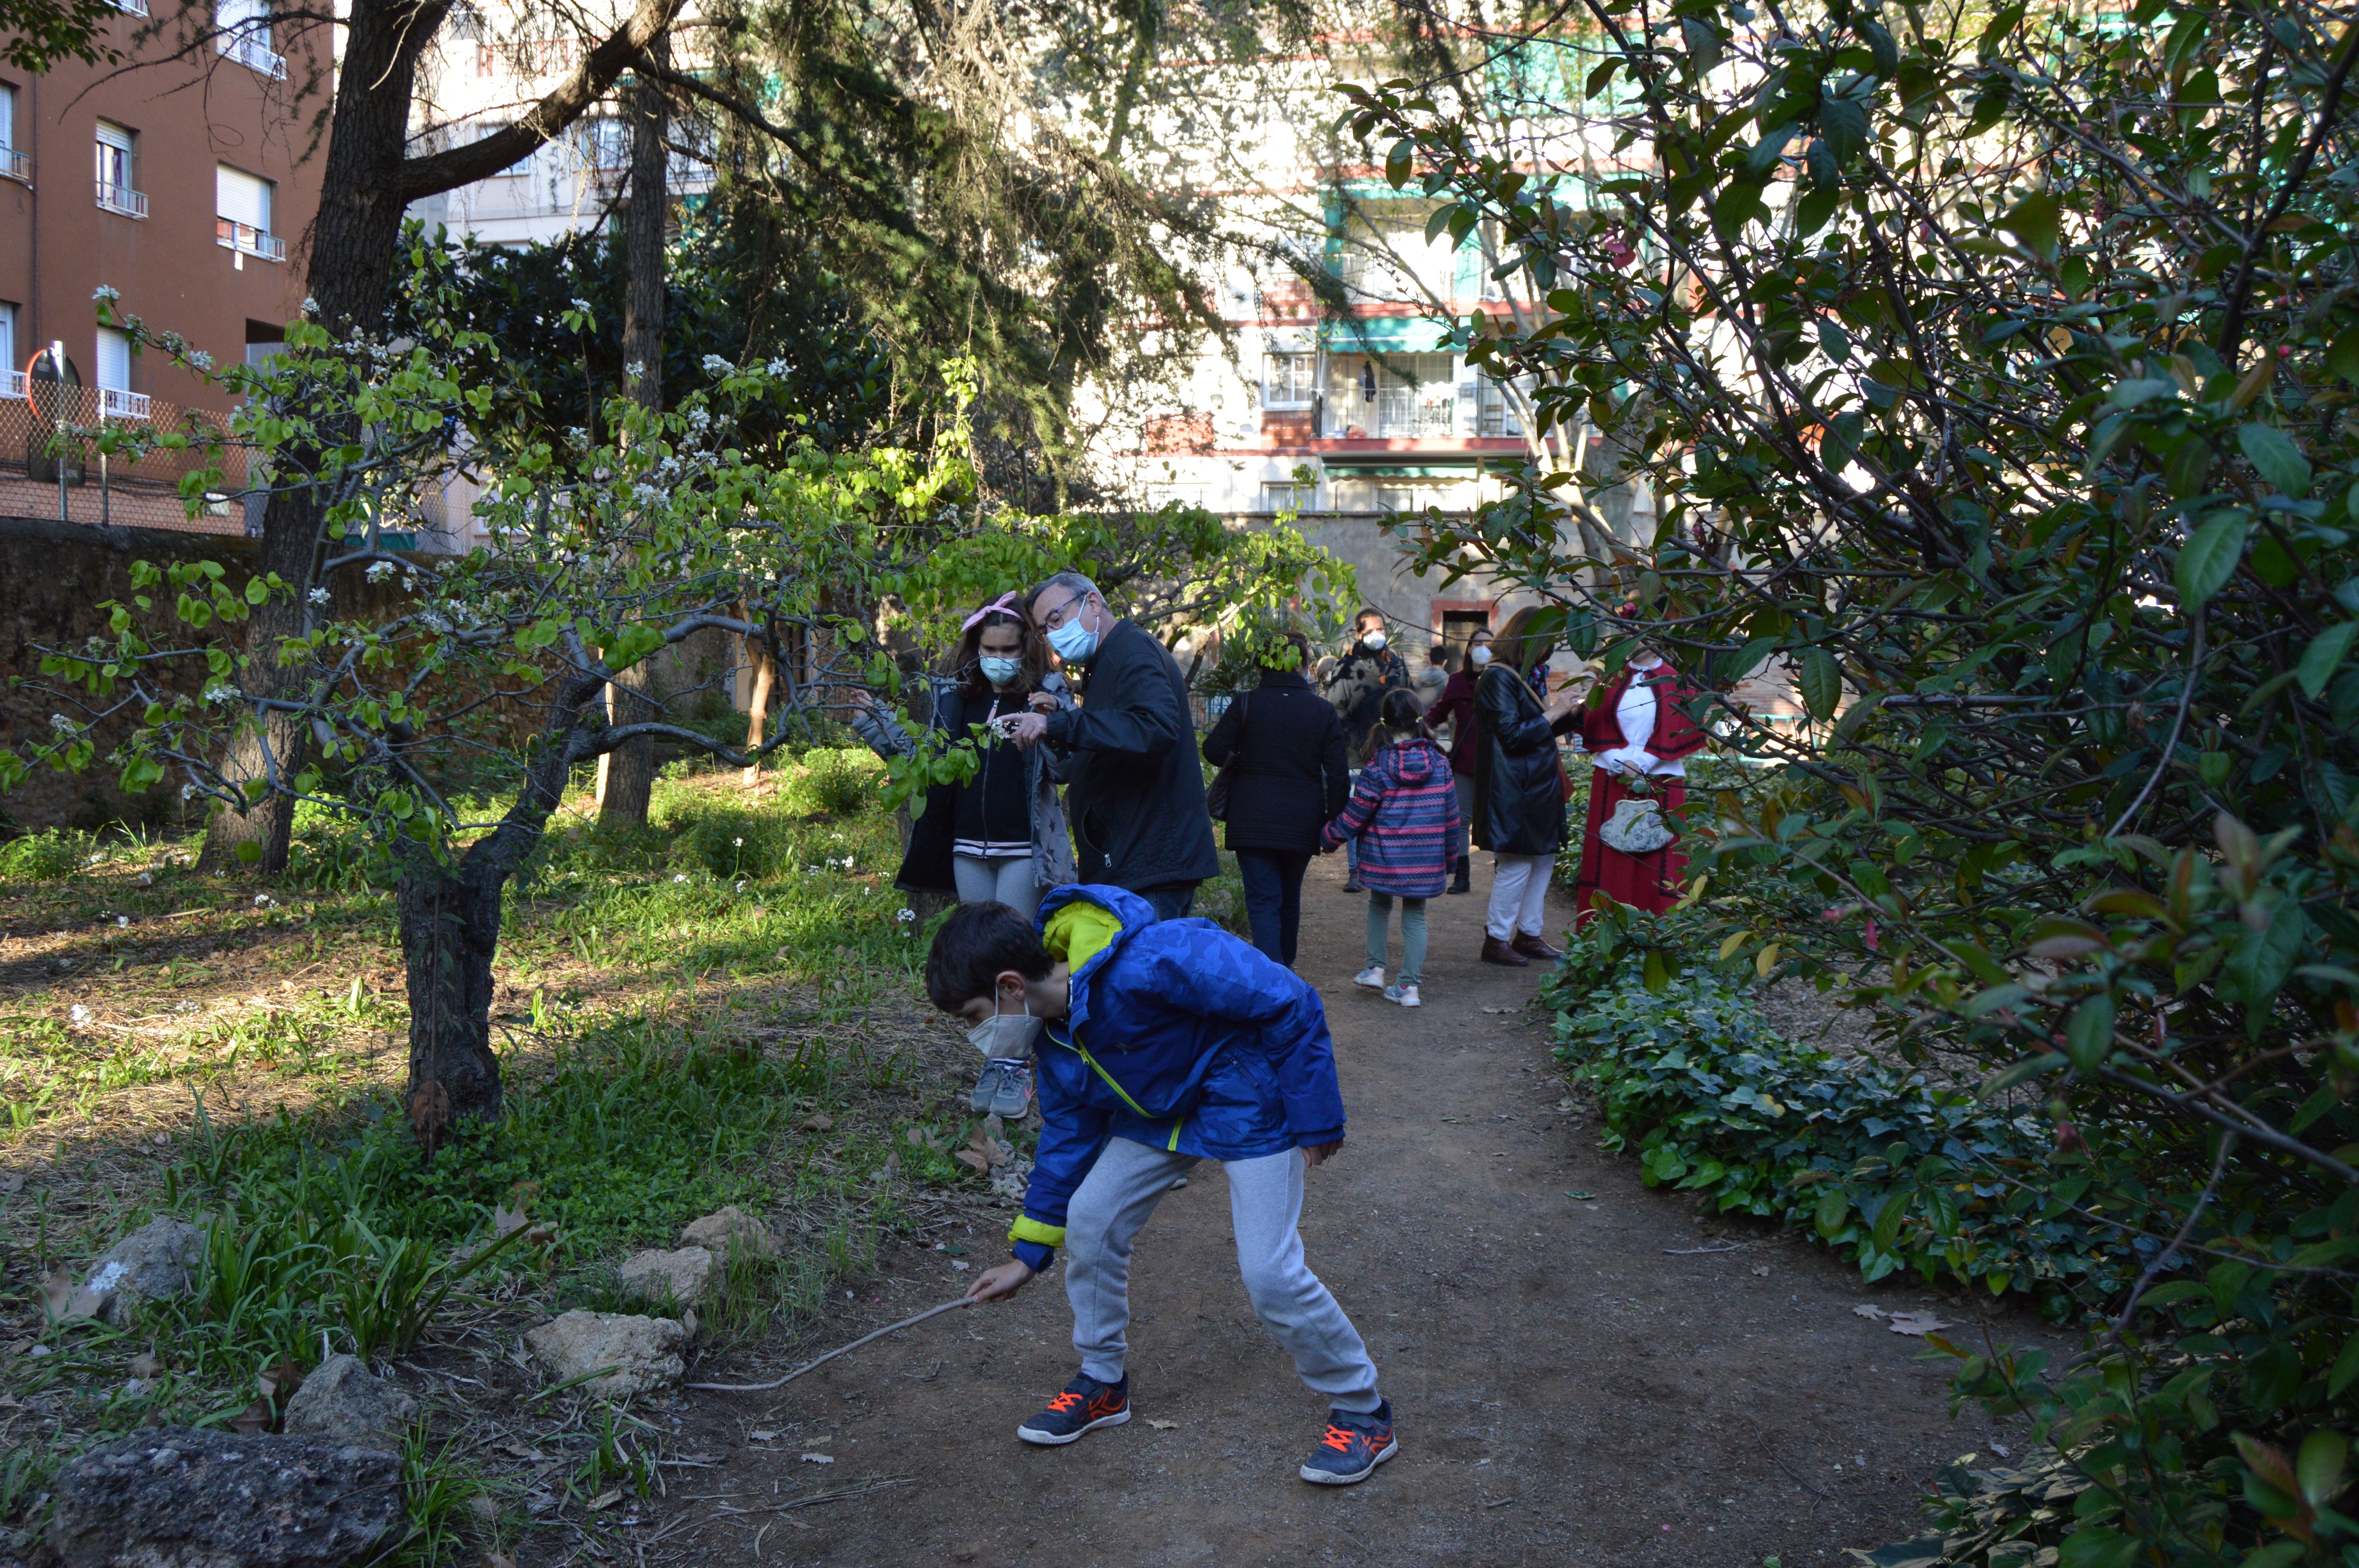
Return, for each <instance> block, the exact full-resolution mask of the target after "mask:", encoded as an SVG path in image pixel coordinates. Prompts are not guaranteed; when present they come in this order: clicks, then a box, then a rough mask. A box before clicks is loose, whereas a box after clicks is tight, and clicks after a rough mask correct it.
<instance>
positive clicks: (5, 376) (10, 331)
mask: <svg viewBox="0 0 2359 1568" xmlns="http://www.w3.org/2000/svg"><path fill="white" fill-rule="evenodd" d="M24 395H25V371H24V367H23V366H21V365H19V364H17V362H16V307H15V306H14V305H11V304H10V303H8V302H7V301H6V300H5V299H0V397H22V396H24Z"/></svg>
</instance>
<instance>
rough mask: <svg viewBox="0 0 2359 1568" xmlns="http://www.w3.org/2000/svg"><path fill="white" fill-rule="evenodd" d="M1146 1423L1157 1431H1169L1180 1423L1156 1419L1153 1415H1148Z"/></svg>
mask: <svg viewBox="0 0 2359 1568" xmlns="http://www.w3.org/2000/svg"><path fill="white" fill-rule="evenodd" d="M1179 1424H1180V1423H1179V1422H1176V1421H1157V1420H1156V1419H1155V1418H1154V1417H1153V1416H1149V1417H1147V1425H1149V1426H1151V1427H1153V1428H1154V1429H1155V1430H1156V1431H1158V1432H1170V1431H1173V1430H1175V1429H1176V1428H1177V1427H1178V1426H1179Z"/></svg>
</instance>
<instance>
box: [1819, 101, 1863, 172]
mask: <svg viewBox="0 0 2359 1568" xmlns="http://www.w3.org/2000/svg"><path fill="white" fill-rule="evenodd" d="M1819 134H1820V135H1822V136H1824V137H1825V138H1826V143H1827V150H1828V151H1830V152H1832V153H1833V154H1834V155H1835V161H1836V162H1837V163H1839V164H1845V163H1849V162H1851V160H1852V159H1854V157H1858V156H1859V151H1860V149H1861V148H1862V147H1864V146H1867V111H1866V110H1865V109H1864V108H1863V107H1861V105H1860V104H1859V103H1858V102H1857V101H1856V100H1854V99H1850V98H1834V97H1829V98H1823V99H1821V100H1820V102H1819Z"/></svg>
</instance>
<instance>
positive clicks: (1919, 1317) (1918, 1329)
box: [1892, 1312, 1950, 1336]
mask: <svg viewBox="0 0 2359 1568" xmlns="http://www.w3.org/2000/svg"><path fill="white" fill-rule="evenodd" d="M1949 1326H1950V1325H1948V1324H1946V1323H1944V1322H1942V1321H1941V1320H1940V1318H1938V1317H1935V1316H1934V1315H1933V1314H1931V1313H1930V1312H1896V1313H1894V1314H1892V1332H1893V1333H1895V1334H1908V1335H1916V1336H1924V1335H1928V1334H1932V1333H1935V1332H1937V1331H1939V1330H1940V1329H1944V1328H1947V1327H1949Z"/></svg>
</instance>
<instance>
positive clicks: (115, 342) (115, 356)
mask: <svg viewBox="0 0 2359 1568" xmlns="http://www.w3.org/2000/svg"><path fill="white" fill-rule="evenodd" d="M98 416H99V417H100V418H102V419H145V418H147V398H145V397H143V396H141V395H139V394H138V393H136V392H134V391H132V390H131V340H130V338H129V337H128V336H126V335H125V333H124V332H123V331H122V330H120V329H117V328H114V327H101V328H100V329H99V330H98Z"/></svg>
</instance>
